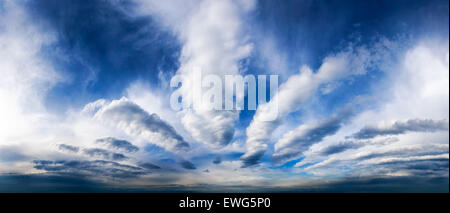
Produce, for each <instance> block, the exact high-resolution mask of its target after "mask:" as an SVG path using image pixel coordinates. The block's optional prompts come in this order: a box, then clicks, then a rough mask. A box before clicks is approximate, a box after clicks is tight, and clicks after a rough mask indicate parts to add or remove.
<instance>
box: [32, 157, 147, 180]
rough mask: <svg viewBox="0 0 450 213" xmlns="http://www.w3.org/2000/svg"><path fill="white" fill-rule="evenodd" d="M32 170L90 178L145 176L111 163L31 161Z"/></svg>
mask: <svg viewBox="0 0 450 213" xmlns="http://www.w3.org/2000/svg"><path fill="white" fill-rule="evenodd" d="M33 163H34V168H35V169H38V170H44V171H47V172H53V173H57V174H74V175H90V176H99V175H100V176H106V177H112V178H130V177H137V176H140V175H144V174H146V172H145V171H143V169H142V168H140V167H136V166H130V165H126V164H120V163H117V162H113V161H104V160H94V161H78V160H73V161H65V160H59V161H48V160H35V161H33Z"/></svg>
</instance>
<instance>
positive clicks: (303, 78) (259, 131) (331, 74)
mask: <svg viewBox="0 0 450 213" xmlns="http://www.w3.org/2000/svg"><path fill="white" fill-rule="evenodd" d="M371 54H373V53H370V52H368V51H367V49H366V48H364V47H357V48H353V47H350V48H349V49H348V50H346V51H343V52H340V53H338V54H336V55H331V56H329V57H326V58H325V59H324V60H323V63H322V65H321V66H320V67H319V69H318V70H317V71H316V72H313V71H312V70H311V69H310V68H309V67H307V66H303V67H302V68H301V69H300V73H298V74H295V75H292V76H290V77H289V79H288V80H287V81H286V82H285V83H283V84H282V85H281V86H280V88H279V91H278V93H277V94H276V95H275V97H274V99H273V100H277V102H278V119H276V120H274V121H267V120H269V119H266V118H265V116H267V115H268V114H269V113H268V112H269V110H270V109H273V108H274V106H272V105H274V104H277V102H276V101H269V102H268V103H267V104H263V105H260V106H258V109H257V111H256V114H255V117H254V118H253V121H252V122H251V124H250V126H249V127H248V128H247V141H246V148H247V152H246V154H245V155H244V156H243V157H242V159H243V161H244V166H247V165H253V164H256V163H258V161H259V159H260V158H261V157H262V155H263V154H264V152H265V150H266V149H267V143H268V141H269V140H270V139H271V135H272V133H273V132H274V131H275V130H276V129H277V127H278V126H280V122H281V121H282V119H283V118H284V117H285V116H287V115H288V114H290V113H292V112H295V111H297V110H299V109H300V108H301V107H302V106H303V104H304V103H305V102H306V101H307V100H308V99H309V98H310V97H311V96H312V95H313V94H314V93H315V92H316V91H317V90H318V89H319V87H320V86H321V85H326V84H328V83H332V82H334V81H338V80H340V79H343V78H345V77H348V76H351V75H358V74H364V73H365V72H366V68H367V67H368V66H370V65H371V63H372V61H371V60H372V59H371V58H370V57H371Z"/></svg>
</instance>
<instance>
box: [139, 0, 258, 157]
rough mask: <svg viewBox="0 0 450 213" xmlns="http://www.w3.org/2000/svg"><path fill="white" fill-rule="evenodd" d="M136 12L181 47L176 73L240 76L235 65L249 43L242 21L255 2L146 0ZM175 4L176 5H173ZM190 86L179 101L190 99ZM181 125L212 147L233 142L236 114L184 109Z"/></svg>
mask: <svg viewBox="0 0 450 213" xmlns="http://www.w3.org/2000/svg"><path fill="white" fill-rule="evenodd" d="M140 5H141V7H140V11H141V12H143V13H150V14H152V15H154V16H155V17H157V18H158V19H160V20H161V22H162V23H163V25H165V26H168V27H169V28H170V29H172V30H173V31H174V32H175V33H176V34H177V35H178V38H179V39H180V41H181V42H182V43H183V48H182V52H181V56H180V62H181V66H180V68H179V70H178V71H177V74H180V75H184V76H185V77H187V78H190V77H192V76H193V74H194V71H195V68H201V69H202V73H203V74H204V75H206V74H217V75H219V76H223V75H225V74H239V73H240V72H241V71H240V67H239V66H240V65H239V61H240V60H241V59H244V58H246V57H248V56H249V54H250V52H251V50H252V45H251V43H250V42H249V38H248V36H246V35H245V30H244V29H243V27H244V25H243V22H242V18H243V16H244V15H245V13H246V12H248V11H249V10H251V9H252V8H253V5H254V3H253V1H222V0H220V1H210V0H204V1H188V2H187V3H186V2H185V1H183V2H182V3H181V2H177V1H176V0H175V1H168V2H167V4H166V3H161V2H160V1H158V2H157V3H156V2H154V1H148V2H145V3H141V4H140ZM174 5H176V6H174ZM191 87H192V85H188V84H183V86H182V88H181V90H182V94H183V100H188V99H191V98H192V97H193V95H194V94H193V93H192V88H191ZM225 89H229V88H225ZM180 115H181V116H182V124H183V125H184V128H185V129H186V130H187V132H189V134H190V135H191V136H192V137H193V138H194V139H195V140H196V141H199V142H202V143H205V144H207V145H210V146H211V147H214V148H220V147H223V146H225V145H227V144H228V143H230V142H231V139H232V138H233V135H234V124H235V122H236V121H237V119H238V118H239V114H238V112H237V111H228V112H227V111H211V110H197V109H194V110H183V111H182V112H180Z"/></svg>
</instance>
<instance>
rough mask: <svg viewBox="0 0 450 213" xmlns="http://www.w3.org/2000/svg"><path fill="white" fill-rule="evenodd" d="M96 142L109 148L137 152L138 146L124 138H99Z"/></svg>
mask: <svg viewBox="0 0 450 213" xmlns="http://www.w3.org/2000/svg"><path fill="white" fill-rule="evenodd" d="M95 142H96V143H101V144H106V145H108V146H109V147H110V148H114V149H118V150H122V151H125V152H137V151H139V148H138V147H137V146H135V145H133V144H132V143H130V142H128V141H126V140H119V139H116V138H113V137H107V138H100V139H98V140H96V141H95Z"/></svg>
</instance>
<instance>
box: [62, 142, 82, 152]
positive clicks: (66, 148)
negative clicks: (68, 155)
mask: <svg viewBox="0 0 450 213" xmlns="http://www.w3.org/2000/svg"><path fill="white" fill-rule="evenodd" d="M58 149H59V150H62V151H69V152H74V153H77V152H78V151H80V148H79V147H77V146H72V145H68V144H59V145H58Z"/></svg>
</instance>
